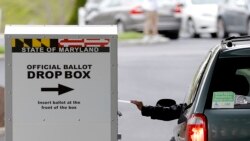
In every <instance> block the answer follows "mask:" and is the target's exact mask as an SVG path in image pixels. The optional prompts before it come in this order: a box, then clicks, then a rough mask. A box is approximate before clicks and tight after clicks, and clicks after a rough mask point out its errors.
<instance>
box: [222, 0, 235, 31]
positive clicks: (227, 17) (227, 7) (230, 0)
mask: <svg viewBox="0 0 250 141" xmlns="http://www.w3.org/2000/svg"><path fill="white" fill-rule="evenodd" d="M220 11H221V16H222V19H223V21H224V25H225V28H226V29H227V31H228V32H232V31H234V26H235V19H234V17H236V15H235V0H225V2H224V4H223V5H221V9H220Z"/></svg>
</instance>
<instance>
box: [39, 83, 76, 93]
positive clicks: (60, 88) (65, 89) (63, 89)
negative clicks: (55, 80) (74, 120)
mask: <svg viewBox="0 0 250 141" xmlns="http://www.w3.org/2000/svg"><path fill="white" fill-rule="evenodd" d="M72 90H74V89H72V88H70V87H67V86H64V85H61V84H58V88H41V91H42V92H56V91H58V95H62V94H64V93H67V92H69V91H72Z"/></svg>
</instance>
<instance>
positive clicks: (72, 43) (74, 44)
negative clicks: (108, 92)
mask: <svg viewBox="0 0 250 141" xmlns="http://www.w3.org/2000/svg"><path fill="white" fill-rule="evenodd" d="M11 46H12V52H16V53H18V52H20V53H36V52H40V53H41V52H47V53H50V52H52V53H53V52H66V53H71V52H72V53H73V52H75V53H84V52H93V53H94V52H109V48H110V39H98V38H86V39H49V38H41V39H37V38H34V39H20V38H19V39H11Z"/></svg>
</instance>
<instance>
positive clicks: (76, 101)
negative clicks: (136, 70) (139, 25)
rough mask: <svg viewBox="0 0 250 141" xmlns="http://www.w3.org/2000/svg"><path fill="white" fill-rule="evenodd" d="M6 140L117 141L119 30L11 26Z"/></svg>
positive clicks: (8, 32)
mask: <svg viewBox="0 0 250 141" xmlns="http://www.w3.org/2000/svg"><path fill="white" fill-rule="evenodd" d="M5 46H6V98H5V100H6V104H5V105H6V108H5V118H6V122H5V124H6V140H7V141H115V140H117V130H118V129H117V128H118V127H117V126H118V125H117V93H118V91H117V28H116V26H82V27H80V26H6V28H5Z"/></svg>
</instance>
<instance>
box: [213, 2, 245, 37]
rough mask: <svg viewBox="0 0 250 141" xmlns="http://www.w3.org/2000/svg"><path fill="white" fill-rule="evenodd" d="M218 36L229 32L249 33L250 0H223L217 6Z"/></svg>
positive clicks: (225, 35) (224, 35)
mask: <svg viewBox="0 0 250 141" xmlns="http://www.w3.org/2000/svg"><path fill="white" fill-rule="evenodd" d="M217 21H218V22H217V27H218V28H217V29H218V31H217V32H218V36H219V37H221V38H224V37H227V36H228V35H229V33H239V34H240V35H250V0H224V3H223V4H221V5H220V7H219V13H218V20H217Z"/></svg>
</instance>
